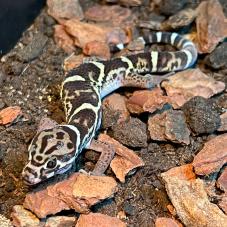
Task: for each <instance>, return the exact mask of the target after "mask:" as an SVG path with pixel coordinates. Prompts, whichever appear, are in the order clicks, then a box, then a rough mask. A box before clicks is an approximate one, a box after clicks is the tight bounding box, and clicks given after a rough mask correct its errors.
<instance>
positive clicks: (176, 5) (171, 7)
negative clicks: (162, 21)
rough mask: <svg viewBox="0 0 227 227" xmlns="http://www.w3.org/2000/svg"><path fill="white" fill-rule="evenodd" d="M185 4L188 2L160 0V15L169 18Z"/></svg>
mask: <svg viewBox="0 0 227 227" xmlns="http://www.w3.org/2000/svg"><path fill="white" fill-rule="evenodd" d="M187 3H188V0H162V1H161V2H160V4H159V10H160V12H161V13H162V14H164V15H167V16H170V15H173V14H175V13H177V12H178V11H180V10H181V9H183V8H184V6H185V5H186V4H187Z"/></svg>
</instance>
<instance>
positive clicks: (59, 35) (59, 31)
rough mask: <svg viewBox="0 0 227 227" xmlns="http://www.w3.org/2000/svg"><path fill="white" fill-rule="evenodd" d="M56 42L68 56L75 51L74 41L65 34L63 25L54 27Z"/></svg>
mask: <svg viewBox="0 0 227 227" xmlns="http://www.w3.org/2000/svg"><path fill="white" fill-rule="evenodd" d="M54 40H55V42H56V43H57V45H58V46H59V47H61V48H62V49H63V50H64V51H65V52H66V53H68V54H70V53H72V52H73V51H74V50H75V46H74V40H73V39H72V38H71V37H70V36H69V35H68V34H67V33H66V32H65V30H64V26H63V25H55V26H54Z"/></svg>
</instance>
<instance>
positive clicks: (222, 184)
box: [217, 167, 227, 193]
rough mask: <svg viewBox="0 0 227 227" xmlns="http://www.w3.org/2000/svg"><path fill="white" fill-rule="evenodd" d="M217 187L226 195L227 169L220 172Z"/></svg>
mask: <svg viewBox="0 0 227 227" xmlns="http://www.w3.org/2000/svg"><path fill="white" fill-rule="evenodd" d="M217 185H218V187H219V188H220V189H221V190H223V191H225V192H226V193H227V167H226V168H225V169H224V171H223V172H222V174H221V176H220V177H219V178H218V180H217Z"/></svg>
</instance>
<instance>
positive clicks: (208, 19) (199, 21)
mask: <svg viewBox="0 0 227 227" xmlns="http://www.w3.org/2000/svg"><path fill="white" fill-rule="evenodd" d="M197 15H198V16H197V18H196V28H197V40H196V42H197V44H198V45H197V47H198V51H199V52H200V53H211V52H212V51H213V50H214V49H215V47H216V45H217V44H218V43H219V42H221V41H222V40H223V39H224V38H225V37H226V36H227V21H226V18H225V15H224V13H223V10H222V6H221V4H220V3H219V1H218V0H208V1H205V2H201V3H200V5H199V7H198V9H197Z"/></svg>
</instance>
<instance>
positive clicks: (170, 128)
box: [148, 110, 190, 144]
mask: <svg viewBox="0 0 227 227" xmlns="http://www.w3.org/2000/svg"><path fill="white" fill-rule="evenodd" d="M148 130H149V132H150V137H151V139H153V140H158V141H167V140H170V141H172V142H174V143H184V144H189V143H190V137H189V136H190V131H189V129H188V127H187V124H186V119H185V116H184V113H183V112H182V111H180V110H167V111H165V112H163V113H161V114H156V115H154V116H151V117H149V120H148Z"/></svg>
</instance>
